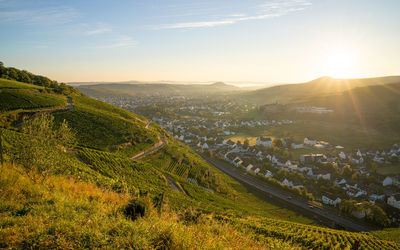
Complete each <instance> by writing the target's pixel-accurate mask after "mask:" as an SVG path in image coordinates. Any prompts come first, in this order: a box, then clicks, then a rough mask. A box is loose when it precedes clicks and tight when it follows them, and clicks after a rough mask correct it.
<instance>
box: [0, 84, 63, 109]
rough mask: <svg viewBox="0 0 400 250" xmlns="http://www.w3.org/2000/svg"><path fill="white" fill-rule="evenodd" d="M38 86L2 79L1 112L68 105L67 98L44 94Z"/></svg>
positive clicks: (0, 85)
mask: <svg viewBox="0 0 400 250" xmlns="http://www.w3.org/2000/svg"><path fill="white" fill-rule="evenodd" d="M43 90H44V89H43V88H40V87H38V86H34V85H30V84H23V83H18V82H15V81H10V80H4V79H0V111H2V112H4V111H10V110H16V109H35V108H44V107H54V106H60V105H64V104H65V103H66V98H65V96H62V95H56V94H46V93H43Z"/></svg>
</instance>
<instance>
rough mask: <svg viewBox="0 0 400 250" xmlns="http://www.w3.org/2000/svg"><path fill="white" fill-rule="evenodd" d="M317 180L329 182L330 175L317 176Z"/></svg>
mask: <svg viewBox="0 0 400 250" xmlns="http://www.w3.org/2000/svg"><path fill="white" fill-rule="evenodd" d="M317 178H318V179H323V180H327V181H329V180H330V179H331V174H330V173H327V174H319V175H318V177H317Z"/></svg>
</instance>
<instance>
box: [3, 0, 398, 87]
mask: <svg viewBox="0 0 400 250" xmlns="http://www.w3.org/2000/svg"><path fill="white" fill-rule="evenodd" d="M399 11H400V1H399V0H246V1H243V0H230V1H228V0H197V1H188V0H168V1H167V0H130V1H128V0H84V1H83V0H68V1H67V0H64V1H61V0H35V1H30V0H0V31H1V39H0V61H2V62H3V63H4V64H5V66H8V67H16V68H20V69H26V70H28V71H30V72H32V73H36V74H41V75H45V76H48V77H50V78H52V79H55V80H58V81H61V82H82V81H128V80H138V81H163V80H165V81H167V80H168V81H225V82H232V81H240V82H269V83H273V82H274V83H278V82H280V83H283V82H285V83H286V82H304V81H308V80H312V79H314V78H317V77H321V76H327V75H328V76H333V77H339V78H356V77H372V76H386V75H400V59H399V58H400V46H399V45H400V32H399V30H400V15H399Z"/></svg>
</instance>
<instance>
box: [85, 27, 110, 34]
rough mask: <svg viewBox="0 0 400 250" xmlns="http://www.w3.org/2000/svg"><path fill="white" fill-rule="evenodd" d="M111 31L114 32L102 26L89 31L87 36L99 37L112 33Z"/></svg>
mask: <svg viewBox="0 0 400 250" xmlns="http://www.w3.org/2000/svg"><path fill="white" fill-rule="evenodd" d="M111 31H112V29H111V28H109V27H105V26H103V27H101V26H99V27H97V28H94V29H91V30H88V31H87V32H86V35H88V36H92V35H99V34H103V33H107V32H111Z"/></svg>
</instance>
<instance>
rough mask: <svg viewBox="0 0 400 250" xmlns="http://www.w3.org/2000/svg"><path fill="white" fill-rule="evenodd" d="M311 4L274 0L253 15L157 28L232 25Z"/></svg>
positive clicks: (275, 15) (305, 0)
mask: <svg viewBox="0 0 400 250" xmlns="http://www.w3.org/2000/svg"><path fill="white" fill-rule="evenodd" d="M311 5H312V3H311V2H310V1H308V0H274V1H270V2H265V3H263V4H261V5H259V6H258V8H257V9H258V12H257V13H255V14H252V15H246V14H231V15H229V18H224V19H220V20H210V21H208V20H207V21H199V22H181V23H174V24H163V25H159V26H157V27H155V29H185V28H186V29H187V28H201V27H215V26H221V25H230V24H235V23H238V22H242V21H249V20H262V19H267V18H273V17H280V16H284V15H287V14H289V13H290V12H295V11H301V10H304V9H306V8H308V7H309V6H311Z"/></svg>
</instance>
